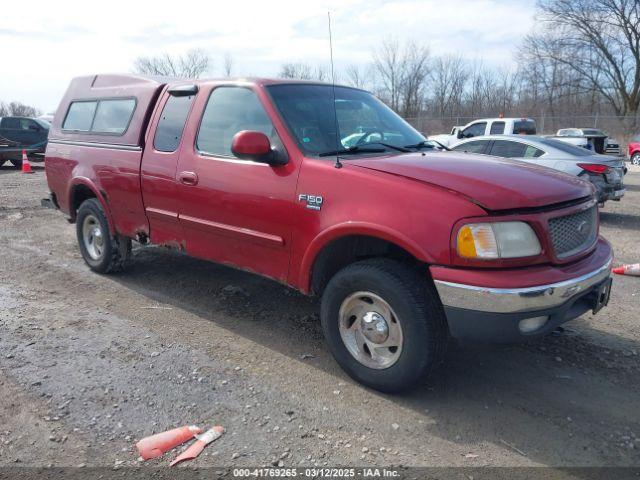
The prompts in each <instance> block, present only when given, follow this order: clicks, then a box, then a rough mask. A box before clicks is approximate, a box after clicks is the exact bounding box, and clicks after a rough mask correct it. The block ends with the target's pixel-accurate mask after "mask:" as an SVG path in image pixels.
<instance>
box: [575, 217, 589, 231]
mask: <svg viewBox="0 0 640 480" xmlns="http://www.w3.org/2000/svg"><path fill="white" fill-rule="evenodd" d="M576 230H577V231H578V233H580V234H583V233H586V230H587V222H586V220H583V221H581V222H580V223H579V224H578V226H577V227H576Z"/></svg>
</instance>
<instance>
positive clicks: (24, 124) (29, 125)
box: [20, 118, 41, 130]
mask: <svg viewBox="0 0 640 480" xmlns="http://www.w3.org/2000/svg"><path fill="white" fill-rule="evenodd" d="M20 128H21V129H22V130H41V128H40V126H39V125H38V124H37V123H36V122H34V121H33V120H31V119H29V118H23V119H22V120H20Z"/></svg>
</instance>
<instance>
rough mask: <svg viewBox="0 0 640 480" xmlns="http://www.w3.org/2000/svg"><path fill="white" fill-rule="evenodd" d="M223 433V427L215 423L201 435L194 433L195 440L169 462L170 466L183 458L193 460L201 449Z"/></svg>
mask: <svg viewBox="0 0 640 480" xmlns="http://www.w3.org/2000/svg"><path fill="white" fill-rule="evenodd" d="M223 433H224V427H221V426H220V425H217V426H215V427H213V428H211V429H209V430H207V431H206V432H205V433H203V434H202V435H196V441H195V442H194V443H193V444H192V445H191V446H190V447H189V448H187V449H186V450H185V451H184V452H182V453H181V454H180V455H179V456H178V457H177V458H176V459H175V460H174V461H173V462H171V466H172V467H173V466H174V465H176V464H177V463H180V462H182V461H184V460H193V459H194V458H196V457H197V456H198V455H200V453H201V452H202V450H204V447H206V446H207V445H209V444H210V443H211V442H213V441H215V440H217V439H218V438H220V437H221V436H222V434H223Z"/></svg>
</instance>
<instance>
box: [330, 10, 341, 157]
mask: <svg viewBox="0 0 640 480" xmlns="http://www.w3.org/2000/svg"><path fill="white" fill-rule="evenodd" d="M327 19H328V20H329V54H330V57H331V90H332V93H333V119H334V121H335V129H336V163H335V164H334V167H336V168H342V163H341V162H340V153H339V152H340V150H341V148H340V147H341V146H342V144H341V142H340V130H339V127H338V109H337V108H336V75H335V73H334V70H333V39H332V37H331V12H327Z"/></svg>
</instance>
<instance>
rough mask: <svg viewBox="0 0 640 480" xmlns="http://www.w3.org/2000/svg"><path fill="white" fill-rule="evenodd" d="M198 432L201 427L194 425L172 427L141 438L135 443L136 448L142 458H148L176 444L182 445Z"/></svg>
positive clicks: (160, 453)
mask: <svg viewBox="0 0 640 480" xmlns="http://www.w3.org/2000/svg"><path fill="white" fill-rule="evenodd" d="M199 433H202V429H201V428H199V427H196V426H195V425H191V426H189V427H180V428H174V429H173V430H169V431H167V432H162V433H156V434H155V435H151V436H149V437H145V438H143V439H142V440H140V441H139V442H138V443H136V448H137V449H138V452H139V453H140V456H141V457H142V458H143V459H144V460H149V459H150V458H156V457H159V456H160V455H162V454H163V453H165V452H168V451H169V450H171V449H172V448H175V447H177V446H178V445H182V444H183V443H184V442H186V441H187V440H191V439H192V438H193V437H194V436H195V435H197V434H199Z"/></svg>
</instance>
